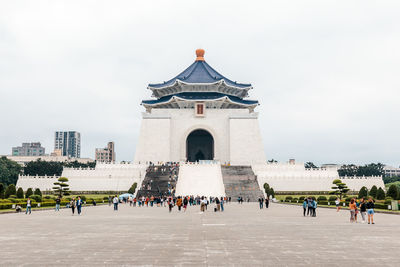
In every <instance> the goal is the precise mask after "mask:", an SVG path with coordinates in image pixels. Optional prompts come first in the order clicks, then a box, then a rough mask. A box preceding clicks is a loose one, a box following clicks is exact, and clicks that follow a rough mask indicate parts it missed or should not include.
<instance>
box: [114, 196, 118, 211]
mask: <svg viewBox="0 0 400 267" xmlns="http://www.w3.org/2000/svg"><path fill="white" fill-rule="evenodd" d="M118 202H119V200H118V197H117V195H115V197H114V198H113V203H114V210H118Z"/></svg>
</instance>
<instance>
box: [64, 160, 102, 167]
mask: <svg viewBox="0 0 400 267" xmlns="http://www.w3.org/2000/svg"><path fill="white" fill-rule="evenodd" d="M62 165H63V166H64V167H67V168H84V169H85V168H94V167H96V162H95V161H94V162H88V163H82V162H78V161H77V160H75V161H71V162H63V163H62Z"/></svg>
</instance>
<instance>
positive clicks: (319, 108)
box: [0, 0, 400, 166]
mask: <svg viewBox="0 0 400 267" xmlns="http://www.w3.org/2000/svg"><path fill="white" fill-rule="evenodd" d="M399 14H400V1H365V0H362V1H320V0H319V1H282V0H279V1H232V0H229V1H204V0H202V1H188V0H182V1H165V0H161V1H131V0H129V1H121V0H119V1H97V0H96V1H11V0H8V1H7V0H5V1H1V2H0V154H10V153H11V147H13V146H19V145H21V143H22V142H33V141H39V142H41V143H42V144H43V146H44V147H45V148H46V152H48V153H50V152H51V151H52V150H53V146H54V144H53V138H54V131H56V130H76V131H79V132H80V133H81V137H82V155H81V156H82V157H91V158H93V157H94V150H95V148H96V147H104V146H105V145H106V143H107V142H108V141H111V140H112V141H114V142H115V146H116V152H117V160H119V161H120V160H133V157H134V153H135V147H136V144H137V141H138V135H139V128H140V121H141V112H143V111H144V108H143V107H142V106H140V102H141V100H142V99H148V98H150V96H151V91H149V90H147V89H146V87H147V84H148V83H153V82H162V81H164V80H167V79H169V78H172V77H173V76H174V75H176V74H178V73H179V72H181V71H182V70H184V69H185V68H186V67H188V66H189V65H190V64H191V63H193V61H194V60H195V53H194V51H195V49H196V48H204V49H205V50H206V54H205V59H206V61H207V62H208V63H209V64H210V65H211V66H212V67H214V68H215V69H216V70H217V71H219V72H220V73H222V74H223V75H225V76H226V77H228V78H231V79H232V80H235V81H238V82H244V83H247V82H250V83H252V85H253V87H254V89H253V90H251V91H250V98H251V99H257V100H259V102H260V104H261V105H260V106H259V107H258V108H257V110H258V112H259V113H260V115H259V122H260V127H261V134H262V137H263V141H264V148H265V153H266V156H267V158H268V159H271V158H274V159H277V160H279V161H287V160H288V159H289V158H295V159H296V160H298V161H313V162H314V163H316V164H322V163H356V164H363V163H369V162H378V161H379V162H383V163H385V164H388V165H394V166H398V165H399V164H400V118H399V114H400V112H399V110H400V91H399V89H400V79H399V77H400V52H399V49H400V15H399Z"/></svg>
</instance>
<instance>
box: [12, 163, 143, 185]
mask: <svg viewBox="0 0 400 267" xmlns="http://www.w3.org/2000/svg"><path fill="white" fill-rule="evenodd" d="M146 168H147V165H138V164H119V163H115V164H97V165H96V168H95V169H74V168H64V170H63V173H62V176H63V177H67V178H68V180H69V181H68V184H69V185H70V190H71V191H128V189H129V188H130V187H131V185H132V184H133V183H135V182H136V183H137V184H138V186H137V188H140V185H141V183H142V181H143V179H144V177H145V175H146ZM58 178H59V177H38V176H20V177H19V178H18V182H17V187H22V188H23V189H24V190H26V189H28V188H29V187H31V188H40V190H45V191H48V190H52V188H53V186H54V185H53V183H54V182H56V181H57V179H58Z"/></svg>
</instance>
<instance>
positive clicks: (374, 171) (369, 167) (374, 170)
mask: <svg viewBox="0 0 400 267" xmlns="http://www.w3.org/2000/svg"><path fill="white" fill-rule="evenodd" d="M383 167H385V165H383V164H382V163H370V164H366V165H364V166H359V167H358V170H357V174H356V175H357V176H382V175H384V173H385V172H384V171H383Z"/></svg>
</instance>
